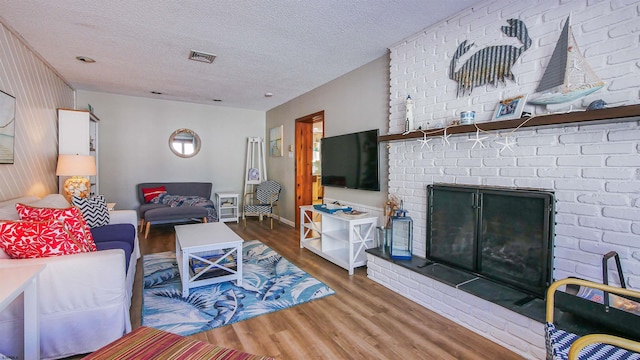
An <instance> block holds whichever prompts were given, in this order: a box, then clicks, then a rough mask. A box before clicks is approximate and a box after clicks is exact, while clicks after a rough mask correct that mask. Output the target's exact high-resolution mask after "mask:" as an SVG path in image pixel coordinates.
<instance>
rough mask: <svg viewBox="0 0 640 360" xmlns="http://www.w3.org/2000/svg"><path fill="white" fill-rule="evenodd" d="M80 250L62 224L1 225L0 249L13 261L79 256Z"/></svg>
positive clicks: (10, 222) (21, 223)
mask: <svg viewBox="0 0 640 360" xmlns="http://www.w3.org/2000/svg"><path fill="white" fill-rule="evenodd" d="M81 246H82V245H81V243H80V242H79V241H78V240H77V239H76V238H75V237H74V236H73V235H71V233H70V232H69V230H68V229H67V228H66V226H65V224H64V222H63V221H60V220H56V219H50V220H46V221H8V222H4V223H0V247H2V249H3V250H4V251H5V252H6V253H7V255H9V256H10V257H11V258H13V259H33V258H41V257H49V256H60V255H70V254H77V253H80V252H82V250H81Z"/></svg>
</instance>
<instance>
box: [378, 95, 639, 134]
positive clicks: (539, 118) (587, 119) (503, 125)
mask: <svg viewBox="0 0 640 360" xmlns="http://www.w3.org/2000/svg"><path fill="white" fill-rule="evenodd" d="M639 116H640V104H633V105H625V106H616V107H605V108H604V109H598V110H593V111H571V112H559V113H554V114H540V115H535V116H532V117H529V118H521V119H513V120H498V121H491V122H485V123H482V124H481V125H482V129H481V131H487V132H489V131H499V130H509V129H515V128H520V127H537V126H548V125H555V126H563V125H578V124H580V125H588V124H599V123H603V122H626V121H637V118H638V117H639ZM477 129H478V126H477V125H476V124H473V125H460V126H447V127H446V128H438V129H433V130H429V131H425V130H418V131H412V132H410V133H408V134H402V133H397V134H387V135H382V136H380V137H379V138H378V141H379V142H388V141H396V140H397V141H406V140H410V139H418V138H424V136H425V135H426V136H427V137H441V136H443V137H444V135H447V137H448V136H450V135H460V134H468V133H473V132H476V130H477ZM443 142H444V140H443Z"/></svg>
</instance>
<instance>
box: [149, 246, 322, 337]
mask: <svg viewBox="0 0 640 360" xmlns="http://www.w3.org/2000/svg"><path fill="white" fill-rule="evenodd" d="M242 257H243V259H242V260H243V261H242V264H243V267H242V286H240V287H238V286H236V282H235V281H226V282H223V283H219V284H214V285H207V286H202V287H197V288H192V289H190V291H189V296H188V297H186V298H183V297H182V286H181V284H180V274H179V272H178V265H177V263H176V256H175V253H172V252H164V253H157V254H150V255H145V256H144V257H143V259H142V267H143V268H142V270H143V275H144V288H143V290H142V292H143V294H142V325H144V326H149V327H153V328H156V329H161V330H165V331H168V332H172V333H174V334H178V335H183V336H186V335H191V334H195V333H198V332H201V331H206V330H209V329H213V328H217V327H220V326H224V325H229V324H233V323H235V322H238V321H242V320H245V319H249V318H252V317H255V316H258V315H263V314H268V313H271V312H274V311H278V310H282V309H286V308H288V307H291V306H294V305H298V304H302V303H305V302H307V301H311V300H315V299H319V298H322V297H325V296H328V295H332V294H335V291H333V290H332V289H331V288H329V287H328V286H327V285H325V284H324V283H322V282H320V281H319V280H317V279H316V278H314V277H312V276H311V275H309V274H307V273H306V272H304V271H302V270H301V269H300V268H298V267H297V266H295V265H293V264H292V263H290V262H289V261H288V260H287V259H285V258H283V257H282V256H281V255H280V254H278V253H277V252H275V251H273V250H272V249H271V248H269V247H268V246H266V245H264V244H263V243H261V242H260V241H258V240H252V241H245V242H244V243H243V253H242Z"/></svg>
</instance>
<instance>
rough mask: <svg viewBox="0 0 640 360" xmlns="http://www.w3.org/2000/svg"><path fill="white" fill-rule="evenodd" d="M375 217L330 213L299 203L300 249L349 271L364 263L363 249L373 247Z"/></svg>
mask: <svg viewBox="0 0 640 360" xmlns="http://www.w3.org/2000/svg"><path fill="white" fill-rule="evenodd" d="M377 225H378V218H377V217H375V216H364V217H350V216H348V215H340V214H329V213H328V212H324V211H321V210H316V209H315V208H314V207H313V206H311V205H307V206H300V248H306V249H308V250H310V251H312V252H314V253H315V254H317V255H320V256H322V257H323V258H325V259H327V260H329V261H331V262H332V263H334V264H336V265H338V266H340V267H342V268H345V269H347V270H349V275H353V269H354V268H356V267H359V266H364V265H366V264H367V254H366V253H365V249H370V248H373V247H374V246H375V244H374V238H375V229H376V226H377Z"/></svg>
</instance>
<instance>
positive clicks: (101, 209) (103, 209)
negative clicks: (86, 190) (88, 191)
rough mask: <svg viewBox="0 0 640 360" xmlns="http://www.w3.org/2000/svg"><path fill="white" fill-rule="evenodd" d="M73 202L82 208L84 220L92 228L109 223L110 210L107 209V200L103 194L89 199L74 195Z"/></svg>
mask: <svg viewBox="0 0 640 360" xmlns="http://www.w3.org/2000/svg"><path fill="white" fill-rule="evenodd" d="M71 203H72V204H73V206H75V207H77V208H78V209H80V212H81V213H82V216H83V217H84V220H85V221H86V222H87V225H89V227H90V228H92V229H93V228H95V227H98V226H103V225H107V224H109V210H107V201H106V200H105V198H104V196H103V195H98V196H94V197H92V198H87V199H84V198H81V197H78V196H74V197H73V199H71Z"/></svg>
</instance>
